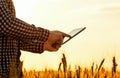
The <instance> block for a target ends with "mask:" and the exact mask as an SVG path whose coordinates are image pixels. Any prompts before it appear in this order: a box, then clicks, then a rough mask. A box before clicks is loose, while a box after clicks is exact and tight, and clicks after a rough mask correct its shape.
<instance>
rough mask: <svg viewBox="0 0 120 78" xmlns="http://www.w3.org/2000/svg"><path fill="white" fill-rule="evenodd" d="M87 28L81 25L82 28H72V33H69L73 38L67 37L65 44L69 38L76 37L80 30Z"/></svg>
mask: <svg viewBox="0 0 120 78" xmlns="http://www.w3.org/2000/svg"><path fill="white" fill-rule="evenodd" d="M85 29H86V27H81V28H76V29H74V30H72V31H71V32H70V33H68V34H69V35H71V38H69V37H65V38H64V41H63V44H65V43H66V42H68V41H69V40H71V39H72V38H74V37H75V36H76V35H78V34H79V33H80V32H82V31H83V30H85Z"/></svg>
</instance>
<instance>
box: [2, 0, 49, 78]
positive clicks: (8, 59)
mask: <svg viewBox="0 0 120 78" xmlns="http://www.w3.org/2000/svg"><path fill="white" fill-rule="evenodd" d="M48 36H49V31H48V30H46V29H43V28H40V27H38V28H36V27H35V26H34V25H30V24H28V23H26V22H24V21H22V20H20V19H18V18H16V16H15V8H14V5H13V2H12V0H0V75H2V78H9V74H10V73H9V72H10V64H11V63H12V64H15V65H14V66H15V67H16V68H17V67H18V65H19V63H20V60H19V57H20V50H24V51H30V52H34V53H42V52H43V44H44V42H45V41H46V40H47V38H48ZM34 40H36V41H38V42H33V41H34ZM5 75H7V76H8V77H4V76H5Z"/></svg>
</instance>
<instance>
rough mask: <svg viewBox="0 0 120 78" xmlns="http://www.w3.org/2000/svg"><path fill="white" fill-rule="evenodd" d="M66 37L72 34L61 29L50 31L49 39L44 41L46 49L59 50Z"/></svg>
mask: <svg viewBox="0 0 120 78" xmlns="http://www.w3.org/2000/svg"><path fill="white" fill-rule="evenodd" d="M64 37H71V36H70V35H68V34H66V33H64V32H61V31H50V35H49V37H48V40H47V41H46V42H45V43H44V50H47V51H57V50H58V49H59V48H60V47H61V45H62V43H63V39H64Z"/></svg>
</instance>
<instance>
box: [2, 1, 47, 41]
mask: <svg viewBox="0 0 120 78" xmlns="http://www.w3.org/2000/svg"><path fill="white" fill-rule="evenodd" d="M0 33H1V34H3V35H5V36H8V37H11V38H13V39H18V40H20V41H24V42H28V43H29V42H32V41H33V40H39V41H41V42H45V41H46V40H47V38H48V36H49V30H47V29H44V28H41V27H39V28H37V27H35V26H34V25H30V24H28V23H26V22H24V21H22V20H20V19H18V18H16V17H15V16H14V15H12V13H11V12H10V11H9V9H7V6H6V5H5V3H4V2H2V0H1V2H0Z"/></svg>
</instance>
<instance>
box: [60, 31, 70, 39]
mask: <svg viewBox="0 0 120 78" xmlns="http://www.w3.org/2000/svg"><path fill="white" fill-rule="evenodd" d="M61 33H62V35H63V38H64V37H69V38H71V35H69V34H66V33H64V32H61Z"/></svg>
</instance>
